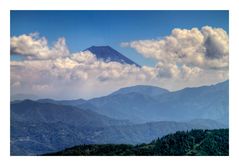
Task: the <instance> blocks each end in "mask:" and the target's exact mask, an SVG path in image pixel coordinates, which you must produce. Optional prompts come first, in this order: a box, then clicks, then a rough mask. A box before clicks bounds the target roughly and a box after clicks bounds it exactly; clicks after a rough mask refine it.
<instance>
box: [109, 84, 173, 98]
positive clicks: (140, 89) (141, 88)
mask: <svg viewBox="0 0 239 166" xmlns="http://www.w3.org/2000/svg"><path fill="white" fill-rule="evenodd" d="M168 92H169V91H168V90H166V89H163V88H159V87H157V86H152V85H135V86H131V87H124V88H121V89H119V90H117V91H115V92H113V93H112V95H116V94H128V93H139V94H144V95H149V96H158V95H161V94H163V93H168Z"/></svg>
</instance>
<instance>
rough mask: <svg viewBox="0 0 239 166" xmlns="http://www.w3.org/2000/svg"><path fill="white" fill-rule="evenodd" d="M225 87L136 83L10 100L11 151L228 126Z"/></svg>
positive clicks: (141, 139)
mask: <svg viewBox="0 0 239 166" xmlns="http://www.w3.org/2000/svg"><path fill="white" fill-rule="evenodd" d="M228 91H229V82H228V81H225V82H222V83H218V84H216V85H211V86H202V87H196V88H185V89H182V90H179V91H175V92H169V91H167V90H164V89H162V88H158V87H153V86H143V85H140V86H133V87H126V88H122V89H119V90H118V91H116V92H113V93H112V94H110V95H108V96H103V97H99V98H94V99H90V100H82V99H79V100H72V101H71V100H62V101H57V100H52V99H41V100H38V101H32V100H24V101H17V102H12V103H11V155H37V154H43V153H48V152H54V151H58V150H62V149H64V148H66V147H70V146H74V145H79V144H99V143H100V144H102V143H103V144H104V143H130V144H139V143H147V142H149V141H151V140H153V139H156V138H158V137H162V136H164V135H166V134H169V133H173V132H176V131H185V130H191V129H217V128H226V127H228V119H229V116H228V114H229V108H228V97H229V96H228ZM147 92H148V93H147Z"/></svg>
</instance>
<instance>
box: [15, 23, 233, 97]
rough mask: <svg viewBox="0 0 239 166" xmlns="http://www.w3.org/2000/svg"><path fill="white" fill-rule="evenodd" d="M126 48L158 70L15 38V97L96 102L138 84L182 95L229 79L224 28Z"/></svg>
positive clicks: (177, 33) (61, 44) (180, 32)
mask: <svg viewBox="0 0 239 166" xmlns="http://www.w3.org/2000/svg"><path fill="white" fill-rule="evenodd" d="M123 45H124V46H127V47H131V48H134V49H136V50H137V51H138V52H139V53H140V54H142V55H143V56H145V57H147V58H153V59H155V60H156V61H157V64H156V65H155V66H154V67H150V66H143V65H142V67H141V68H139V67H136V66H135V65H129V64H121V63H118V62H112V61H111V62H104V61H102V60H98V59H97V58H96V56H95V55H94V54H92V53H91V52H89V51H79V52H75V53H71V52H70V51H69V49H68V47H67V45H66V41H65V39H64V38H59V39H58V40H57V41H56V42H55V43H53V45H52V46H49V44H48V41H47V39H46V38H45V37H39V35H38V34H35V33H34V34H30V35H26V34H23V35H20V36H13V37H12V38H11V54H12V55H15V54H16V55H20V56H22V57H24V58H23V60H20V61H17V60H12V61H11V93H14V94H17V93H30V94H37V96H40V97H52V98H61V99H64V98H80V97H82V98H91V97H96V96H101V95H106V94H108V93H110V92H112V91H114V90H117V89H119V88H120V87H125V86H131V85H136V84H150V85H156V86H159V87H162V88H167V89H169V90H177V89H181V88H184V87H188V86H200V85H204V84H212V83H216V82H219V81H223V80H225V79H228V56H229V53H228V36H227V33H226V32H225V31H224V30H223V29H220V28H211V27H203V28H201V29H200V30H199V29H197V28H193V29H191V30H185V29H174V30H173V31H172V34H171V35H169V36H166V37H165V38H163V39H160V40H140V41H132V42H126V43H123ZM215 54H216V55H215Z"/></svg>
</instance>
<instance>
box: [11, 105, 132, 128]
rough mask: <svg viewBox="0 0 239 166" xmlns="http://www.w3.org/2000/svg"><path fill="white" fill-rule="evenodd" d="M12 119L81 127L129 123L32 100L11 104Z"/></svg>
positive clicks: (71, 107) (88, 111) (90, 112)
mask: <svg viewBox="0 0 239 166" xmlns="http://www.w3.org/2000/svg"><path fill="white" fill-rule="evenodd" d="M11 120H12V121H20V122H38V123H41V122H44V123H55V122H62V123H66V124H69V125H75V126H81V127H83V126H86V127H90V126H97V127H99V126H111V125H123V124H128V122H126V121H120V120H114V119H111V118H108V117H106V116H104V115H100V114H98V113H95V112H93V111H90V110H82V109H80V108H77V107H73V106H65V105H57V104H52V103H40V102H36V101H32V100H24V101H22V102H20V103H15V104H11Z"/></svg>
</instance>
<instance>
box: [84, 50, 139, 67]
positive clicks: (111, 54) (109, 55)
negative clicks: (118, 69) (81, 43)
mask: <svg viewBox="0 0 239 166" xmlns="http://www.w3.org/2000/svg"><path fill="white" fill-rule="evenodd" d="M84 51H90V52H91V53H92V54H94V55H95V56H96V58H97V59H102V60H103V61H105V62H110V61H114V62H119V63H122V64H130V65H135V66H137V67H141V66H140V65H138V64H137V63H135V62H134V61H132V60H131V59H129V58H127V57H126V56H124V55H123V54H121V53H119V52H118V51H116V50H115V49H113V48H112V47H110V46H91V47H89V48H87V49H85V50H84Z"/></svg>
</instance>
